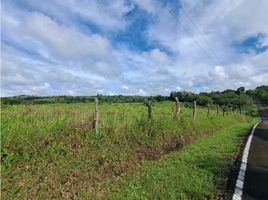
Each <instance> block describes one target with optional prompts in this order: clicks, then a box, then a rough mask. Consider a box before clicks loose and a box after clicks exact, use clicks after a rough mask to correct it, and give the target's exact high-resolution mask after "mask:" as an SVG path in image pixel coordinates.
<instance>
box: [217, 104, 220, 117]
mask: <svg viewBox="0 0 268 200" xmlns="http://www.w3.org/2000/svg"><path fill="white" fill-rule="evenodd" d="M219 111H220V106H219V105H217V115H219Z"/></svg>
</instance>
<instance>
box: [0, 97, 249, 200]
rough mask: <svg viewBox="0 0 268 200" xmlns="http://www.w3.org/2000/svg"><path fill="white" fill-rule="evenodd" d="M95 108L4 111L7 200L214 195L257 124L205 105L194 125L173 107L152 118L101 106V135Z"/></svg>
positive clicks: (188, 112) (139, 107) (160, 106)
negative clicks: (244, 138) (95, 123)
mask: <svg viewBox="0 0 268 200" xmlns="http://www.w3.org/2000/svg"><path fill="white" fill-rule="evenodd" d="M93 111H94V104H55V105H33V106H22V105H18V106H5V107H3V108H2V110H1V114H2V119H1V124H2V126H1V132H2V138H1V143H2V145H1V161H2V169H1V170H2V174H1V179H2V197H3V198H4V199H14V198H17V199H25V198H29V199H49V198H68V199H69V198H82V199H84V198H85V199H99V198H100V199H102V198H115V199H116V198H119V199H120V198H122V199H123V198H124V199H135V198H138V197H139V196H140V197H143V198H144V199H151V198H153V199H154V198H156V199H157V198H160V199H161V198H166V197H167V198H169V199H172V198H175V199H176V198H177V199H178V198H182V199H187V198H188V199H189V198H190V199H192V198H193V199H194V198H196V199H198V198H199V197H201V196H202V197H206V196H208V197H210V196H211V195H213V194H214V193H215V188H216V189H217V187H216V186H215V183H217V180H218V178H220V177H222V176H221V173H220V171H221V170H223V171H224V169H227V168H226V166H228V162H227V161H228V159H229V158H230V157H232V154H233V153H234V152H235V151H236V149H237V148H238V146H237V145H236V144H237V143H236V141H237V139H238V138H239V137H240V136H243V135H244V134H245V133H246V132H247V129H249V127H250V125H251V124H252V118H249V117H247V116H245V115H241V114H238V113H233V112H232V113H229V115H225V116H222V114H221V113H219V114H217V112H216V110H215V109H213V108H212V110H211V116H208V115H207V109H206V108H199V107H198V108H197V116H196V119H195V120H193V119H192V109H191V108H187V107H184V106H182V108H181V113H180V115H179V117H178V118H177V119H174V103H173V102H162V103H155V104H154V105H153V118H152V119H151V120H148V119H147V110H146V107H145V106H144V105H143V104H135V103H134V104H101V105H100V125H99V126H100V128H99V132H98V133H96V132H95V131H94V128H93V126H92V124H93V123H92V122H93V118H92V116H93ZM204 136H205V137H204ZM194 141H196V142H194ZM193 142H194V143H193ZM190 143H192V144H191V145H190V146H187V144H190ZM184 147H185V148H184ZM179 149H182V151H178V152H177V150H179ZM197 163H198V165H197ZM158 170H159V171H158ZM164 172H165V173H164ZM198 174H200V175H203V176H202V177H203V178H204V179H202V178H200V177H199V176H198ZM134 177H136V178H134ZM185 178H186V179H185ZM165 185H166V186H165ZM168 186H169V188H167V187H168ZM175 186H177V189H176V190H174V191H173V190H172V191H173V192H172V191H171V189H172V188H173V189H175ZM191 188H192V189H191ZM201 188H203V189H201ZM130 191H132V192H130ZM125 197H126V198H125ZM138 199H139V198H138Z"/></svg>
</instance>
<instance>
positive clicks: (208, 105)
mask: <svg viewBox="0 0 268 200" xmlns="http://www.w3.org/2000/svg"><path fill="white" fill-rule="evenodd" d="M207 107H208V113H207V116H208V117H210V104H209V103H208V104H207Z"/></svg>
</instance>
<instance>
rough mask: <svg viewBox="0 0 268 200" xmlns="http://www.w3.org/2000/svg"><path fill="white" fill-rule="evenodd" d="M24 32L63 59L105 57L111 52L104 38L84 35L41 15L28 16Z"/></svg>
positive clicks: (24, 23)
mask: <svg viewBox="0 0 268 200" xmlns="http://www.w3.org/2000/svg"><path fill="white" fill-rule="evenodd" d="M22 32H23V33H24V34H25V35H27V36H29V37H32V38H33V39H36V40H37V41H40V42H42V43H43V45H47V46H48V47H49V50H50V51H51V54H52V55H57V56H59V57H61V58H63V59H79V58H85V57H91V56H94V57H95V56H97V57H105V56H106V55H107V53H108V50H109V41H108V40H107V39H105V38H103V37H102V36H100V35H97V34H92V35H84V34H82V33H80V32H78V31H76V30H75V29H72V28H68V27H65V26H63V25H59V24H57V23H56V22H55V21H53V20H51V19H50V18H49V17H47V16H45V15H43V14H40V13H30V14H29V15H28V16H26V18H25V21H24V22H23V24H22Z"/></svg>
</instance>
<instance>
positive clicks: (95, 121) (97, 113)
mask: <svg viewBox="0 0 268 200" xmlns="http://www.w3.org/2000/svg"><path fill="white" fill-rule="evenodd" d="M99 118H100V113H99V100H98V98H95V119H94V128H95V131H96V133H98V132H99Z"/></svg>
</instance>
